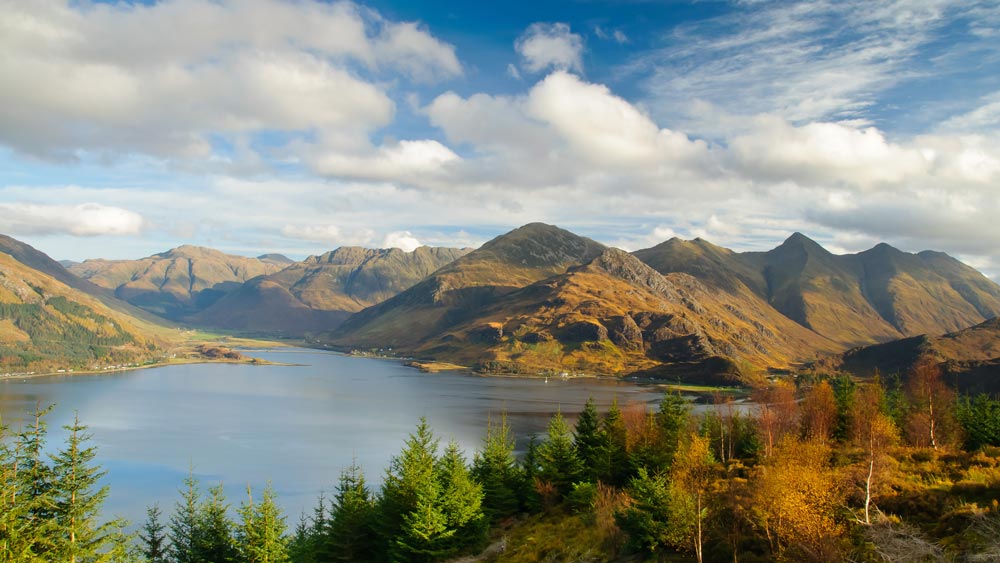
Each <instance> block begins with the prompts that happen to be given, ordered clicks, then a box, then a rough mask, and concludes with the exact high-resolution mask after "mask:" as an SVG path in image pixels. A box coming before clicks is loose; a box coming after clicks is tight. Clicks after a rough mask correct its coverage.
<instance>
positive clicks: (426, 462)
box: [377, 417, 445, 561]
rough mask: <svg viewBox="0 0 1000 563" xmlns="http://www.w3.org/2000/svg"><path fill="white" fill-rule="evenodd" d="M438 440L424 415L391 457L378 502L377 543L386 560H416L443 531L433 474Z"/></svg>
mask: <svg viewBox="0 0 1000 563" xmlns="http://www.w3.org/2000/svg"><path fill="white" fill-rule="evenodd" d="M437 447H438V440H437V438H435V437H434V434H433V432H431V429H430V426H429V425H428V424H427V419H426V418H423V417H422V418H421V419H420V423H419V424H418V425H417V429H416V432H415V433H413V434H410V436H409V438H407V440H406V443H405V445H404V447H403V451H402V452H401V453H400V455H398V456H396V457H394V458H392V461H390V463H389V467H388V468H387V469H386V476H385V480H384V481H383V482H382V494H381V496H380V498H379V503H378V511H377V514H378V528H379V530H378V531H379V534H380V535H381V538H382V541H381V542H380V543H381V545H383V546H384V547H385V549H386V550H387V553H386V555H387V556H388V558H389V559H390V560H405V561H409V560H420V559H421V558H426V557H429V556H430V553H429V550H430V545H429V544H430V543H432V542H433V541H434V540H436V539H438V536H439V535H440V534H441V533H443V532H444V526H445V524H444V522H445V518H444V515H443V514H441V512H440V508H439V507H438V506H437V497H438V495H439V493H440V487H439V484H438V481H437V478H436V475H435V470H434V465H435V462H436V461H437Z"/></svg>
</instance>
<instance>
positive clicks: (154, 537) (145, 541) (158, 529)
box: [139, 504, 168, 563]
mask: <svg viewBox="0 0 1000 563" xmlns="http://www.w3.org/2000/svg"><path fill="white" fill-rule="evenodd" d="M160 517H161V512H160V506H159V505H158V504H154V505H153V506H151V507H149V508H147V509H146V522H145V523H144V524H143V525H142V531H141V532H139V541H140V542H141V543H142V555H143V557H145V558H146V563H167V562H168V558H167V555H168V554H167V536H166V533H165V530H166V526H164V525H163V522H161V521H160Z"/></svg>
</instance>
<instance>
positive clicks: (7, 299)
mask: <svg viewBox="0 0 1000 563" xmlns="http://www.w3.org/2000/svg"><path fill="white" fill-rule="evenodd" d="M41 265H43V266H44V265H45V264H44V262H42V263H41ZM70 281H72V280H70ZM151 332H153V327H152V326H150V325H149V324H148V323H146V322H145V321H143V320H140V319H136V318H134V317H130V316H128V315H126V314H123V313H120V312H118V311H115V310H112V309H111V308H109V307H108V306H106V305H104V304H103V303H102V302H101V301H100V300H99V299H97V298H96V297H93V296H91V295H88V294H87V293H84V292H83V291H80V290H78V289H75V288H73V287H71V286H69V285H67V284H66V283H63V282H62V281H60V280H59V279H56V278H55V277H54V276H52V275H49V274H48V273H46V272H44V271H41V270H38V269H35V268H33V267H30V266H28V265H26V264H23V263H21V262H20V261H18V260H16V259H15V258H14V257H13V256H12V255H10V254H7V253H0V372H3V373H9V372H15V373H23V372H27V371H54V370H56V369H90V368H93V367H94V366H103V365H107V364H122V363H137V362H142V361H145V360H148V359H150V358H152V357H153V356H155V355H156V354H157V352H158V346H159V343H158V342H157V340H156V339H155V337H151V336H149V334H151Z"/></svg>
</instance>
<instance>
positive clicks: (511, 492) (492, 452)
mask: <svg viewBox="0 0 1000 563" xmlns="http://www.w3.org/2000/svg"><path fill="white" fill-rule="evenodd" d="M472 476H473V477H474V478H475V480H476V482H478V483H480V484H481V485H482V487H483V511H484V512H485V513H486V515H487V516H488V518H489V520H490V521H491V522H497V521H498V520H499V519H501V518H503V517H505V516H510V515H512V514H515V513H516V512H517V510H518V504H519V503H518V494H517V489H518V487H519V485H520V483H519V481H520V475H519V471H518V467H517V460H516V459H514V436H513V434H512V433H511V430H510V425H509V424H508V423H507V413H506V412H505V413H503V414H502V415H501V417H500V423H499V424H496V423H494V422H493V419H492V418H490V419H489V420H488V421H487V424H486V437H485V438H484V439H483V450H482V451H481V452H477V453H476V456H475V458H474V459H473V462H472Z"/></svg>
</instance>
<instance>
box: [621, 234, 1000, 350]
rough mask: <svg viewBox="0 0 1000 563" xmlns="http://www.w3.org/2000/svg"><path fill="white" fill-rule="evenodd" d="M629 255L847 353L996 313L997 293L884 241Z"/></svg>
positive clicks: (797, 240) (676, 246) (971, 274)
mask: <svg viewBox="0 0 1000 563" xmlns="http://www.w3.org/2000/svg"><path fill="white" fill-rule="evenodd" d="M635 255H636V256H637V257H638V258H640V259H641V260H643V261H644V262H646V263H647V264H649V265H650V266H652V267H653V268H655V269H656V270H657V271H659V272H661V273H673V272H685V273H689V274H691V275H693V276H695V277H697V278H698V279H700V280H702V281H704V282H705V283H706V284H708V285H711V286H714V287H717V288H719V289H722V290H724V291H728V292H737V293H739V292H740V291H743V290H748V291H751V292H753V293H755V294H756V295H757V296H758V297H760V298H761V299H764V300H765V301H766V302H767V303H769V304H770V305H771V306H772V307H774V309H776V310H777V311H778V312H780V313H781V314H782V315H784V316H786V317H788V318H790V319H792V320H794V321H795V322H796V323H798V324H799V325H801V326H803V327H805V328H808V329H810V330H812V331H814V332H816V333H817V334H819V335H821V336H823V337H825V338H828V339H830V340H832V341H833V342H836V343H837V344H839V345H841V346H843V347H852V346H859V345H866V344H873V343H878V342H886V341H890V340H895V339H899V338H904V337H907V336H913V335H918V334H941V333H944V332H949V331H954V330H958V329H961V328H965V327H968V326H971V325H973V324H976V323H980V322H982V321H984V320H986V319H988V318H991V317H993V316H996V315H997V314H1000V286H997V285H996V284H995V283H993V282H992V281H990V280H989V279H988V278H986V277H985V276H983V275H982V274H981V273H979V272H977V271H976V270H974V269H972V268H970V267H968V266H966V265H965V264H962V263H961V262H959V261H957V260H955V259H954V258H951V257H950V256H948V255H947V254H943V253H940V252H930V251H925V252H921V253H919V254H910V253H907V252H902V251H900V250H897V249H895V248H893V247H891V246H889V245H887V244H879V245H878V246H876V247H874V248H872V249H870V250H866V251H864V252H860V253H858V254H846V255H835V254H832V253H830V252H828V251H827V250H826V249H824V248H823V247H822V246H820V245H819V244H817V243H816V242H815V241H813V240H811V239H809V238H808V237H806V236H805V235H802V234H801V233H795V234H793V235H791V236H790V237H789V238H788V239H787V240H786V241H785V242H784V243H782V244H781V245H780V246H778V247H777V248H775V249H773V250H770V251H767V252H746V253H736V252H732V251H730V250H727V249H724V248H720V247H716V246H713V245H711V244H709V243H707V242H704V241H702V240H700V239H696V240H694V241H681V240H679V239H671V240H670V241H667V242H665V243H663V244H660V245H658V246H656V247H653V248H650V249H646V250H640V251H637V252H636V253H635Z"/></svg>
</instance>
